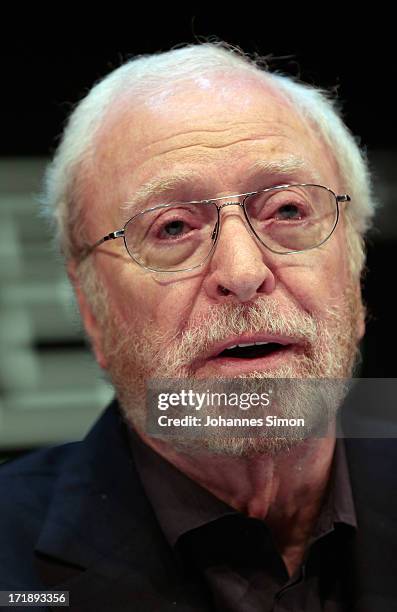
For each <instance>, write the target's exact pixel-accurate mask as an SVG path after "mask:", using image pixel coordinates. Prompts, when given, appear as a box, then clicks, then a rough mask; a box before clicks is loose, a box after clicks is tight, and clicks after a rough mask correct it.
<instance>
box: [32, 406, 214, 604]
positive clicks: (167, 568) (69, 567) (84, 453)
mask: <svg viewBox="0 0 397 612" xmlns="http://www.w3.org/2000/svg"><path fill="white" fill-rule="evenodd" d="M35 553H36V563H37V570H38V572H39V575H40V576H41V580H42V581H43V584H45V585H46V586H48V587H49V588H51V589H58V590H69V591H70V598H71V605H73V609H75V610H84V611H85V610H87V611H90V610H92V611H94V610H95V611H97V610H98V609H109V610H112V611H113V610H125V609H128V608H129V607H131V609H134V606H135V609H136V607H137V605H139V610H142V611H145V610H154V609H157V608H159V606H160V607H161V610H168V609H170V610H174V611H175V610H178V609H180V610H190V609H191V610H200V609H203V610H204V609H207V606H206V605H205V601H203V606H204V607H201V606H200V601H202V597H203V596H202V595H200V592H201V589H199V585H197V584H196V583H195V582H191V581H190V580H189V579H188V578H184V574H183V571H182V568H179V566H178V560H177V559H176V557H175V556H174V553H173V551H172V549H171V548H170V547H169V545H168V544H167V543H166V541H165V539H164V536H163V534H162V533H161V531H160V528H159V526H158V524H157V521H156V520H155V517H154V514H153V511H152V509H151V506H150V505H149V503H148V501H147V499H146V496H145V494H144V492H143V489H142V486H141V484H140V481H139V478H138V475H137V473H136V471H135V466H134V464H133V460H132V455H131V453H130V451H129V448H128V441H127V437H126V431H125V426H124V424H123V422H122V419H121V417H120V414H119V412H118V409H117V403H116V402H113V403H112V404H111V405H110V406H109V408H108V409H107V410H106V412H105V413H104V414H103V416H102V417H101V418H100V419H99V421H98V422H97V424H96V425H95V427H94V428H93V429H92V430H91V432H90V433H89V434H88V436H87V437H86V438H85V440H84V441H83V442H82V443H80V444H78V445H76V449H75V451H74V452H73V453H71V455H70V456H69V458H68V459H67V460H66V461H65V465H64V466H63V470H62V472H61V474H60V476H59V478H58V480H57V482H56V485H55V490H54V492H53V495H52V501H51V505H50V507H49V510H48V513H47V516H46V518H45V522H44V526H43V529H42V531H41V533H40V536H39V539H38V541H37V544H36V548H35Z"/></svg>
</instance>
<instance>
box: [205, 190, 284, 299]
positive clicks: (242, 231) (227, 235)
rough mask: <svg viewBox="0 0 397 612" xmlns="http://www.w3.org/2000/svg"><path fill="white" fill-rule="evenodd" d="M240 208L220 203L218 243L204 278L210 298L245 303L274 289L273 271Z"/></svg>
mask: <svg viewBox="0 0 397 612" xmlns="http://www.w3.org/2000/svg"><path fill="white" fill-rule="evenodd" d="M236 207H239V208H236ZM242 208H243V205H242V204H241V203H240V202H226V203H225V204H222V206H220V209H221V210H220V228H219V235H218V242H217V245H216V248H215V251H214V253H213V255H212V258H211V260H210V262H209V269H208V272H207V276H206V279H205V281H204V287H205V290H206V292H207V294H208V296H209V297H210V298H211V299H212V300H216V301H220V302H224V301H235V302H249V301H251V300H254V299H255V298H257V297H258V296H259V295H263V294H270V293H272V292H273V290H274V288H275V284H276V282H275V277H274V274H273V272H272V270H271V268H270V267H269V265H268V264H267V263H266V262H265V257H266V258H269V257H270V254H269V255H268V254H267V253H266V254H265V252H264V251H265V249H264V248H262V245H261V244H260V242H259V241H258V240H257V238H256V237H255V236H254V235H253V233H252V231H251V230H250V228H249V226H248V222H247V220H246V218H245V215H244V212H243V210H242ZM268 263H269V261H268Z"/></svg>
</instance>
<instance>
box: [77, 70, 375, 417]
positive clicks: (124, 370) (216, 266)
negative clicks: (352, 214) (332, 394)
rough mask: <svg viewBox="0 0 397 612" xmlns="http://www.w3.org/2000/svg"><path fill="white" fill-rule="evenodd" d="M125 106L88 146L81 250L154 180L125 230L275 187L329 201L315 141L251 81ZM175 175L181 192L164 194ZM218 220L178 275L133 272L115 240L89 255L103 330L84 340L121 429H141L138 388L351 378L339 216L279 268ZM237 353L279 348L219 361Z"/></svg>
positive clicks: (240, 230)
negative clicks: (207, 248)
mask: <svg viewBox="0 0 397 612" xmlns="http://www.w3.org/2000/svg"><path fill="white" fill-rule="evenodd" d="M127 106H128V105H126V104H125V102H124V105H123V104H120V108H117V109H116V108H115V110H114V112H113V113H112V114H111V115H110V116H109V117H108V119H107V121H106V123H105V125H104V127H103V129H102V132H101V133H100V135H99V137H98V140H97V147H96V152H95V156H94V160H93V164H94V167H95V177H96V178H95V181H93V182H92V183H91V184H90V185H89V188H88V190H87V193H86V200H87V202H86V218H87V223H88V226H89V228H90V230H89V231H90V239H91V240H92V241H95V240H96V239H98V237H100V236H102V235H104V234H105V233H107V232H109V231H112V230H114V229H116V228H119V227H122V225H123V223H124V221H125V220H126V218H125V211H124V209H123V207H122V205H123V203H125V202H132V203H134V195H135V194H136V193H138V192H142V187H143V186H144V185H146V184H147V183H148V182H149V181H150V182H152V181H157V179H166V180H167V181H168V186H167V189H166V191H164V192H162V193H158V192H155V193H153V194H152V195H151V197H148V198H147V199H146V200H145V201H141V202H140V203H139V205H138V208H137V209H134V208H132V209H131V210H130V212H129V214H128V215H127V218H128V216H130V217H131V216H133V214H134V213H135V212H138V211H139V210H142V209H145V208H149V207H151V206H155V205H157V204H162V203H169V202H173V201H189V200H201V199H206V198H215V197H221V196H224V195H228V194H235V193H244V192H250V191H254V190H259V189H263V188H267V187H271V186H274V185H279V184H285V183H313V182H315V183H319V184H322V185H325V186H328V187H330V188H331V189H332V190H333V191H335V192H336V193H340V191H341V188H340V182H339V178H338V175H337V172H336V168H335V164H334V161H333V159H332V157H331V156H330V154H329V153H328V152H327V151H326V149H325V147H324V145H323V144H322V143H321V142H320V141H319V140H318V139H317V137H316V136H315V134H314V132H313V131H312V130H311V129H310V128H309V127H308V126H307V125H306V124H304V123H303V122H302V120H301V119H300V118H299V117H298V116H297V114H296V113H295V112H294V111H293V109H292V108H291V107H290V106H288V105H287V104H286V103H285V102H284V101H283V100H282V99H281V98H280V97H279V96H278V95H276V94H275V93H272V92H271V91H270V90H269V89H268V88H265V86H264V85H261V84H259V83H258V82H256V81H254V80H253V79H252V78H251V77H247V76H238V77H234V78H231V77H220V76H214V77H210V78H206V79H198V80H195V81H190V82H186V83H185V84H184V85H183V87H180V86H179V87H178V88H177V87H176V86H175V85H170V86H169V89H163V90H162V92H161V94H157V95H153V96H152V97H149V98H148V99H147V101H146V103H145V104H140V105H139V106H138V107H135V108H132V107H131V108H130V109H127V108H126V107H127ZM291 160H295V162H296V160H301V167H298V168H296V169H291V170H290V171H284V172H280V171H271V170H269V168H268V169H267V170H261V169H260V168H259V165H260V164H261V163H262V162H263V163H264V164H265V163H269V162H272V163H274V165H277V164H279V163H280V164H282V163H285V162H288V161H291ZM258 162H259V163H258ZM298 165H299V164H298ZM182 173H183V175H184V176H185V175H186V174H188V175H190V178H186V176H185V179H184V181H182V182H181V181H178V180H174V179H175V177H179V178H180V176H181V174H182ZM342 206H343V204H342ZM124 208H125V207H124ZM221 219H222V225H221V233H220V236H219V240H218V244H217V247H216V250H215V252H214V253H213V255H212V257H211V259H210V260H209V261H208V262H207V263H206V264H205V265H204V266H202V267H200V268H197V269H196V270H194V271H191V272H189V273H175V274H168V275H167V274H160V273H153V272H150V271H147V270H144V269H143V268H141V267H139V266H138V265H137V264H135V263H134V262H133V261H132V260H131V258H130V257H129V256H128V254H127V253H126V251H125V249H124V245H123V244H122V241H121V240H118V241H114V242H112V243H107V244H106V246H104V247H101V248H100V249H97V251H96V252H95V260H96V261H95V265H96V268H97V270H98V272H99V275H100V278H101V282H102V283H103V285H104V288H105V289H106V292H107V294H108V296H109V298H108V299H109V317H108V320H107V323H106V325H102V326H99V325H96V326H95V325H94V327H92V326H91V335H94V336H95V343H94V345H95V347H96V354H97V358H98V361H99V362H100V364H101V365H102V366H103V367H104V368H105V369H107V370H108V371H109V374H110V377H111V378H112V380H113V383H114V385H115V387H116V390H117V391H118V394H119V397H120V399H121V402H122V404H123V407H124V410H125V412H126V414H127V416H128V418H129V419H130V420H131V421H132V422H135V424H139V426H142V419H141V417H142V415H143V411H144V409H143V401H144V381H145V379H147V378H149V377H151V376H157V377H159V376H160V377H161V376H164V377H166V376H170V377H173V376H174V377H179V376H193V377H196V378H212V377H239V376H242V377H243V376H246V377H250V376H258V377H260V376H270V377H271V376H274V377H277V376H278V377H280V376H285V377H299V376H302V377H307V376H314V377H315V376H319V377H320V376H329V377H343V376H349V375H350V373H351V368H352V364H353V361H354V356H355V349H356V345H357V341H358V339H359V338H360V337H361V335H362V330H363V322H362V312H361V302H360V297H359V287H358V284H357V283H356V282H355V281H353V280H352V279H351V276H350V273H349V263H348V254H347V249H346V238H345V228H344V223H343V215H342V218H341V220H340V221H339V225H338V227H337V229H336V231H335V232H334V234H333V235H332V236H331V238H330V239H329V240H328V241H327V242H326V243H325V244H324V245H323V246H321V247H319V248H316V249H313V250H309V251H306V252H302V253H298V254H290V255H277V254H274V253H272V252H270V251H269V250H267V249H266V248H265V247H263V246H262V245H261V244H260V243H259V242H258V241H257V240H256V239H255V238H254V237H253V236H252V234H250V233H249V231H248V228H247V225H246V221H245V220H244V216H243V211H242V209H241V208H240V207H236V206H230V207H226V208H224V209H223V210H222V212H221ZM82 310H83V316H84V308H83V309H82ZM239 341H240V342H244V343H247V342H254V341H272V342H275V343H280V344H282V345H284V348H283V349H282V350H278V351H274V352H270V353H269V354H266V355H264V356H263V357H258V358H255V359H249V358H247V359H233V358H225V357H217V354H218V353H219V352H220V351H221V350H222V349H223V348H224V347H225V346H230V345H235V344H238V343H239ZM140 404H142V405H141V407H140V408H139V405H140Z"/></svg>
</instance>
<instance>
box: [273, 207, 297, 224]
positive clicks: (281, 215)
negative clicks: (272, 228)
mask: <svg viewBox="0 0 397 612" xmlns="http://www.w3.org/2000/svg"><path fill="white" fill-rule="evenodd" d="M274 218H275V219H282V220H283V219H285V220H288V219H301V218H302V215H301V210H300V208H299V206H298V205H297V204H292V203H290V204H283V206H279V208H277V209H276V211H275V213H274Z"/></svg>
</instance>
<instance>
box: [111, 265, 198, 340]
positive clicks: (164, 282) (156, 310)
mask: <svg viewBox="0 0 397 612" xmlns="http://www.w3.org/2000/svg"><path fill="white" fill-rule="evenodd" d="M113 268H114V266H113V265H110V266H108V267H107V269H106V270H105V271H104V275H105V277H106V279H105V280H106V283H107V286H108V287H109V288H110V292H111V295H112V300H113V305H114V307H115V308H116V310H117V313H118V316H119V317H120V318H121V320H122V321H123V322H124V323H125V324H126V325H134V326H136V328H137V329H139V327H140V326H150V325H153V329H156V330H157V331H162V332H165V333H173V332H176V331H178V330H180V329H181V328H182V327H183V326H184V323H185V321H187V320H188V319H189V313H190V311H191V309H192V305H193V303H194V301H195V295H196V292H197V282H195V281H194V280H193V279H191V280H189V281H187V280H184V281H178V280H175V279H171V280H170V279H167V278H165V277H156V275H154V274H151V273H146V272H144V271H143V272H140V270H136V269H134V270H132V269H131V266H130V264H129V262H128V263H127V264H126V265H125V266H124V269H123V270H122V271H121V272H120V267H119V266H118V268H117V271H116V270H115V269H113Z"/></svg>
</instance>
